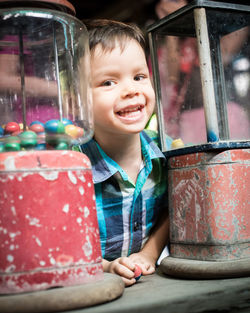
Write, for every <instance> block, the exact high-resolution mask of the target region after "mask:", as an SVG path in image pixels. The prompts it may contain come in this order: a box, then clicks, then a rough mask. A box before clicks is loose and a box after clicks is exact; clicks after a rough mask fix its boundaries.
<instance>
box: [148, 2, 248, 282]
mask: <svg viewBox="0 0 250 313" xmlns="http://www.w3.org/2000/svg"><path fill="white" fill-rule="evenodd" d="M249 26H250V6H249V5H246V4H245V2H243V1H241V2H239V1H228V2H226V1H225V2H221V1H220V2H219V1H205V0H199V1H198V0H197V1H192V2H191V3H189V4H188V5H186V6H184V7H182V8H180V9H179V10H177V11H175V12H173V13H172V14H170V15H168V16H166V17H165V18H163V19H161V20H159V21H158V22H156V23H154V24H152V25H151V26H149V27H148V33H149V40H150V53H151V60H152V69H153V77H154V85H155V89H156V99H157V110H158V122H159V123H158V124H159V133H160V138H161V146H162V150H163V152H164V153H165V155H166V157H167V159H168V199H169V200H168V201H169V203H168V207H169V213H170V254H169V256H168V257H165V258H164V259H163V260H162V262H161V265H160V266H161V269H162V271H163V272H164V273H166V274H168V275H173V276H176V277H185V278H199V279H201V278H223V277H224V278H227V277H241V276H248V275H249V274H250V193H249V190H250V171H249V165H250V162H249V156H250V140H249V138H250V126H249V125H250V124H249V119H250V112H249V91H250V80H249V77H250V76H249V73H250V72H249V68H250V62H249V43H250V41H249V38H250V27H249ZM243 99H245V100H246V101H245V102H244V101H243ZM166 132H167V133H168V135H170V136H172V137H173V139H174V141H173V144H172V149H171V150H170V151H166V148H165V133H166Z"/></svg>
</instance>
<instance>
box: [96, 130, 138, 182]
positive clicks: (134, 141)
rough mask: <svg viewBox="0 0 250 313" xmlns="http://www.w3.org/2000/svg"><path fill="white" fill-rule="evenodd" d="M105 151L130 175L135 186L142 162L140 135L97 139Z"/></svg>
mask: <svg viewBox="0 0 250 313" xmlns="http://www.w3.org/2000/svg"><path fill="white" fill-rule="evenodd" d="M95 139H96V141H97V142H98V144H99V145H100V146H101V148H102V149H103V151H104V152H105V153H106V154H107V155H108V156H109V157H110V158H111V159H112V160H114V161H115V162H116V163H118V164H119V165H120V166H121V168H122V169H123V170H124V171H125V172H126V173H127V174H128V176H129V178H130V179H131V180H132V182H133V183H134V184H135V183H136V179H137V176H138V174H139V171H140V167H141V162H142V153H141V140H140V134H139V133H138V134H135V135H128V136H124V137H122V138H121V136H117V137H116V136H112V137H111V138H109V139H108V140H104V139H103V137H101V138H100V139H99V138H95Z"/></svg>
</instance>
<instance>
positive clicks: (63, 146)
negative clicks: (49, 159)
mask: <svg viewBox="0 0 250 313" xmlns="http://www.w3.org/2000/svg"><path fill="white" fill-rule="evenodd" d="M68 148H69V145H68V144H67V143H66V142H59V143H58V144H57V145H56V146H55V149H56V150H67V149H68Z"/></svg>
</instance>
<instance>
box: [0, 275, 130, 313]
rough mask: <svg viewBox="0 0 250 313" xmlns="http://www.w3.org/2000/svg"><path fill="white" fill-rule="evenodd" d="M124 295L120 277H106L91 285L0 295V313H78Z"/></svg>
mask: <svg viewBox="0 0 250 313" xmlns="http://www.w3.org/2000/svg"><path fill="white" fill-rule="evenodd" d="M123 291H124V282H123V280H122V278H121V277H120V276H118V275H115V274H110V273H104V276H103V279H101V280H99V281H97V282H90V283H88V284H81V285H78V286H70V287H64V288H52V289H49V290H40V291H35V292H34V291H33V292H25V293H22V294H13V295H0V312H4V313H24V312H25V313H44V312H59V311H66V310H75V309H80V308H86V307H90V306H96V305H97V304H101V303H104V302H110V301H112V300H114V299H116V298H118V297H120V296H121V295H122V294H123ZM74 312H76V311H74Z"/></svg>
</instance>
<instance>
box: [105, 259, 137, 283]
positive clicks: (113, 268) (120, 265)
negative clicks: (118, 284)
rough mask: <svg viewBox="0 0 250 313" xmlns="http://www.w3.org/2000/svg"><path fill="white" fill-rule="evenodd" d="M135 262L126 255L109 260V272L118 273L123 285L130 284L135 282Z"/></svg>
mask: <svg viewBox="0 0 250 313" xmlns="http://www.w3.org/2000/svg"><path fill="white" fill-rule="evenodd" d="M134 269H135V264H134V263H133V262H132V261H131V260H130V259H129V258H126V257H122V258H118V259H116V260H114V261H113V262H110V266H109V272H111V273H114V274H117V275H120V276H121V278H122V280H123V281H124V283H125V286H131V285H133V284H135V283H136V280H135V278H134Z"/></svg>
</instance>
